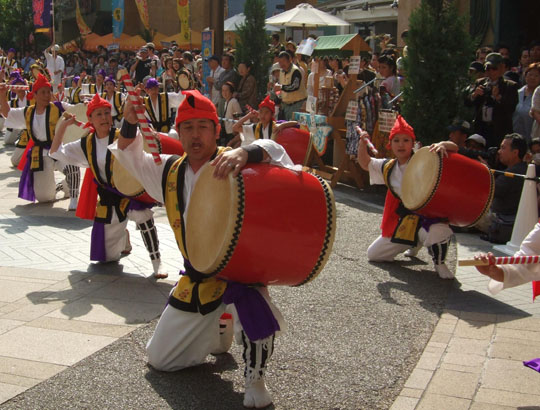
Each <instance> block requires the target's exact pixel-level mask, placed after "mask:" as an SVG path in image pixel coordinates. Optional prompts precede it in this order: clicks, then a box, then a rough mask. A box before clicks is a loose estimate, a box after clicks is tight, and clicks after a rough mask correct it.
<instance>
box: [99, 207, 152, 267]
mask: <svg viewBox="0 0 540 410" xmlns="http://www.w3.org/2000/svg"><path fill="white" fill-rule="evenodd" d="M153 215H154V213H153V212H152V210H150V209H143V210H140V211H129V212H128V214H127V218H126V219H124V220H123V221H122V222H120V221H119V220H118V215H116V211H113V216H112V219H111V223H110V224H105V261H106V262H113V261H117V260H119V259H120V256H121V255H122V251H123V250H124V249H126V244H127V237H126V227H127V223H128V220H131V221H134V222H135V223H136V224H140V223H143V222H146V221H147V220H149V219H152V217H153Z"/></svg>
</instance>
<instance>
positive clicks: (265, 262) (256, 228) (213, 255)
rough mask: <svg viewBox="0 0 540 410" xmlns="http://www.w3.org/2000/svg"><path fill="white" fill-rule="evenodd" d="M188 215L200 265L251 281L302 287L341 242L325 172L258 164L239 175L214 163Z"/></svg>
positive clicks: (193, 257)
mask: <svg viewBox="0 0 540 410" xmlns="http://www.w3.org/2000/svg"><path fill="white" fill-rule="evenodd" d="M205 167H206V168H205V169H203V170H201V175H200V176H199V179H198V181H197V183H196V185H195V187H194V189H193V193H192V196H191V200H190V203H189V209H188V211H187V219H186V251H187V253H188V259H189V261H190V263H191V264H192V265H193V267H194V268H195V269H196V270H198V271H199V272H202V273H203V274H206V275H208V276H209V277H210V276H214V275H218V276H219V277H220V278H224V279H229V280H233V281H236V282H241V283H246V284H255V283H256V284H264V285H291V286H298V285H302V284H304V283H306V282H309V281H310V280H312V279H313V278H314V277H316V276H317V275H318V274H319V272H320V271H321V270H322V269H323V267H324V265H325V264H326V261H327V260H328V257H329V256H330V252H331V250H332V244H333V241H334V234H335V225H336V209H335V202H334V196H333V193H332V190H331V188H330V186H329V185H328V183H327V182H326V181H324V180H323V179H321V178H318V177H316V176H314V175H312V174H308V173H306V172H294V171H291V170H289V169H286V168H281V167H276V166H272V165H269V164H251V165H248V166H247V167H245V168H244V169H243V170H242V172H241V173H240V175H239V176H238V177H237V178H233V177H232V175H229V177H228V178H227V179H225V180H218V179H216V178H214V177H213V176H212V173H213V170H214V168H213V167H211V166H210V165H206V166H205Z"/></svg>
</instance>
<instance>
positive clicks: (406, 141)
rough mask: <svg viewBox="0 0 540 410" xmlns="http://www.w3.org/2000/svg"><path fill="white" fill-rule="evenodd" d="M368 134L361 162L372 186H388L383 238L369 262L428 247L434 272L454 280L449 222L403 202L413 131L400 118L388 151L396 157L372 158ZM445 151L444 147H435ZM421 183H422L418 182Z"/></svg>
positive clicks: (362, 141) (371, 251)
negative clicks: (447, 261)
mask: <svg viewBox="0 0 540 410" xmlns="http://www.w3.org/2000/svg"><path fill="white" fill-rule="evenodd" d="M368 137H369V136H368V134H367V133H365V132H364V133H363V134H361V135H360V141H359V144H358V162H359V164H360V166H361V167H362V168H363V169H365V170H366V171H369V178H370V183H371V184H381V185H382V184H385V185H386V186H387V187H388V192H387V194H386V200H385V203H384V211H383V219H382V223H381V230H382V232H381V235H380V236H379V237H378V238H377V239H376V240H375V241H374V242H373V243H372V244H371V245H370V246H369V248H368V251H367V252H368V259H369V260H370V261H374V262H391V261H393V260H394V258H395V257H396V256H397V255H398V254H400V253H402V252H405V256H416V254H417V253H418V251H419V250H420V248H421V247H422V245H423V246H426V247H427V248H428V252H429V254H430V255H431V257H432V259H433V263H434V265H435V271H436V272H437V273H438V275H439V276H440V277H441V278H442V279H453V278H454V273H453V272H451V271H450V269H448V267H447V266H446V264H445V259H446V254H447V251H448V244H449V242H450V238H451V237H452V234H453V232H452V230H451V229H450V226H449V225H448V223H447V222H445V221H442V220H440V219H438V218H437V219H432V218H424V217H421V216H420V215H416V214H414V213H413V212H411V211H409V210H408V209H407V208H405V206H404V205H403V202H402V201H401V199H400V195H401V182H402V179H403V174H404V173H405V169H406V167H407V164H408V163H409V160H410V159H411V157H412V155H413V146H414V142H415V140H416V135H415V134H414V130H413V128H412V127H411V126H410V125H409V124H408V123H407V122H406V121H405V119H404V118H403V117H402V116H400V115H398V117H397V118H396V122H395V124H394V126H393V128H392V130H391V131H390V135H389V137H388V139H389V145H390V146H389V147H388V148H389V149H392V152H393V153H394V156H395V158H393V159H388V158H381V159H377V158H372V157H371V156H370V155H369V154H368V146H367V141H366V139H367V138H368ZM433 149H434V150H436V151H443V153H444V150H445V146H444V145H437V146H435V147H433ZM418 182H419V183H421V181H418Z"/></svg>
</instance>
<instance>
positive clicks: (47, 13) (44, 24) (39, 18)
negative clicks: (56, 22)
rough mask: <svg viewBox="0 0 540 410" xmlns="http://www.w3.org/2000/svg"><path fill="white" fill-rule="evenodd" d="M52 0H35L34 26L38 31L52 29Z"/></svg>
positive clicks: (33, 2) (33, 5)
mask: <svg viewBox="0 0 540 410" xmlns="http://www.w3.org/2000/svg"><path fill="white" fill-rule="evenodd" d="M52 7H53V5H52V0H33V1H32V10H33V11H34V28H35V30H36V32H38V33H44V32H45V33H46V32H48V31H49V30H50V29H51V25H52V24H51V23H52V13H53V10H52Z"/></svg>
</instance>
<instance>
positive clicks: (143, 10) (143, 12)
mask: <svg viewBox="0 0 540 410" xmlns="http://www.w3.org/2000/svg"><path fill="white" fill-rule="evenodd" d="M135 4H136V5H137V10H139V16H140V17H141V21H142V23H143V26H144V28H145V29H147V30H148V31H150V18H149V17H148V3H147V2H146V0H135Z"/></svg>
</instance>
